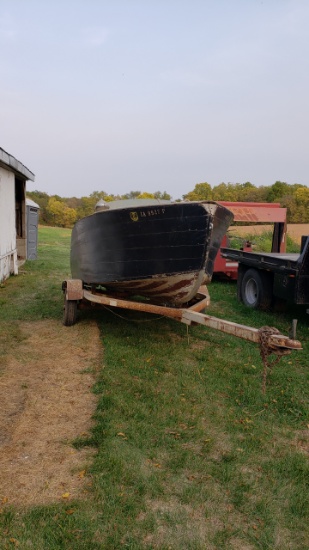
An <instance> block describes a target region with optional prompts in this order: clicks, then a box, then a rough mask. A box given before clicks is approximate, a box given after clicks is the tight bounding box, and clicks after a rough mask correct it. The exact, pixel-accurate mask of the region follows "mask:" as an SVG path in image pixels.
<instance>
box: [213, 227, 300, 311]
mask: <svg viewBox="0 0 309 550" xmlns="http://www.w3.org/2000/svg"><path fill="white" fill-rule="evenodd" d="M221 255H222V257H223V258H228V259H229V260H233V261H236V262H238V279H237V295H238V298H239V300H240V301H242V302H243V303H244V304H245V305H247V306H248V307H252V308H260V309H269V307H270V306H271V305H272V303H273V302H274V300H275V299H276V298H279V299H283V300H286V301H288V302H291V303H294V304H309V237H303V239H302V246H301V251H300V253H299V254H298V253H287V252H246V251H244V250H237V249H234V248H221Z"/></svg>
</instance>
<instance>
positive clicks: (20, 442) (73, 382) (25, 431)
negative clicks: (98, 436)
mask: <svg viewBox="0 0 309 550" xmlns="http://www.w3.org/2000/svg"><path fill="white" fill-rule="evenodd" d="M19 331H20V338H19V339H18V343H17V344H16V345H15V346H14V349H8V350H4V351H5V353H4V354H2V356H1V360H2V365H0V402H1V408H0V507H1V505H3V504H14V505H21V506H27V505H36V504H49V503H52V502H59V501H61V500H65V501H67V502H69V501H70V500H72V499H76V498H80V497H81V496H82V495H84V494H85V491H87V490H89V484H90V483H91V479H90V477H89V476H87V465H88V464H89V463H90V460H91V457H92V456H93V453H94V450H93V449H89V448H85V449H82V450H80V451H79V450H76V449H74V447H73V446H72V441H73V440H74V439H75V438H77V437H85V436H86V435H87V434H88V433H89V429H90V428H91V423H92V420H91V418H92V414H93V412H94V409H95V404H96V400H95V396H94V395H93V393H92V392H91V388H92V386H93V383H94V376H93V374H92V373H93V372H94V371H95V369H96V367H97V365H98V361H99V358H100V355H101V343H100V339H99V331H98V328H97V326H96V325H95V324H94V323H89V322H88V323H87V324H83V323H80V324H77V325H75V326H73V327H63V326H62V325H61V324H60V323H59V322H56V321H50V320H44V321H39V322H22V323H19ZM2 351H3V350H2Z"/></svg>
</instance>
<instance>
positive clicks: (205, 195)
mask: <svg viewBox="0 0 309 550" xmlns="http://www.w3.org/2000/svg"><path fill="white" fill-rule="evenodd" d="M183 199H184V200H187V201H207V200H212V189H211V186H210V185H209V183H207V182H205V183H197V184H196V185H195V187H194V189H193V191H190V192H189V193H187V194H186V195H183Z"/></svg>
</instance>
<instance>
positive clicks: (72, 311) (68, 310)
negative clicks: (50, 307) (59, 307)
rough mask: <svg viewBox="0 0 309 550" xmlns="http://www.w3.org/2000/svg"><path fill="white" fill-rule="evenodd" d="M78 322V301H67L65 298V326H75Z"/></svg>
mask: <svg viewBox="0 0 309 550" xmlns="http://www.w3.org/2000/svg"><path fill="white" fill-rule="evenodd" d="M76 321H77V300H67V299H66V298H64V306H63V324H64V326H65V327H71V326H73V325H75V323H76Z"/></svg>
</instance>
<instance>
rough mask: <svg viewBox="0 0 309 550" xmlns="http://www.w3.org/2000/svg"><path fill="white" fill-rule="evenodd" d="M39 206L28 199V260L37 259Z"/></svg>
mask: <svg viewBox="0 0 309 550" xmlns="http://www.w3.org/2000/svg"><path fill="white" fill-rule="evenodd" d="M39 209H40V207H39V205H38V204H36V202H34V201H32V200H31V199H26V212H27V260H36V259H37V249H38V229H39Z"/></svg>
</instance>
